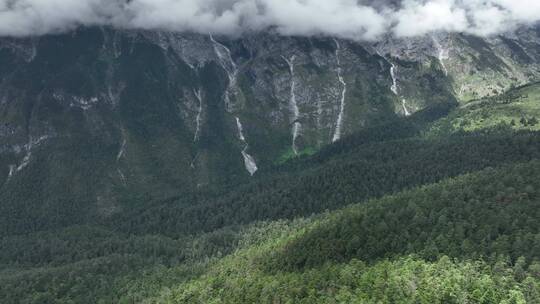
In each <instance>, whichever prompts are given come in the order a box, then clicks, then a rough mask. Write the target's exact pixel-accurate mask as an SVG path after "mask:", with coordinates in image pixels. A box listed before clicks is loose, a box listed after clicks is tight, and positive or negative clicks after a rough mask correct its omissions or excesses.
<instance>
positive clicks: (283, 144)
mask: <svg viewBox="0 0 540 304" xmlns="http://www.w3.org/2000/svg"><path fill="white" fill-rule="evenodd" d="M539 60H540V37H539V32H538V31H537V30H535V29H528V30H523V31H521V32H519V33H517V34H513V35H507V36H504V37H496V38H491V39H480V38H476V37H472V36H464V35H457V34H455V35H437V36H431V37H423V38H415V39H408V40H395V39H387V40H385V41H383V42H378V43H356V42H352V41H346V40H339V39H332V38H287V37H280V36H276V35H271V34H260V35H254V36H248V37H244V38H242V39H229V38H226V37H212V36H210V35H208V36H203V35H191V34H173V33H159V32H140V31H116V30H111V29H100V28H93V29H81V30H79V31H77V32H74V33H69V34H63V35H56V36H44V37H40V38H32V39H19V40H14V39H2V40H0V66H1V67H2V68H1V69H0V79H1V82H0V122H1V123H0V185H2V186H1V187H2V188H1V189H2V191H1V194H0V199H2V200H3V201H11V202H17V203H12V204H1V205H0V208H2V209H5V208H15V209H16V210H15V211H14V212H11V213H10V214H25V215H26V217H28V215H30V216H35V217H36V218H39V217H40V216H41V214H43V213H44V212H43V210H47V211H48V212H50V210H51V209H54V208H55V206H57V205H59V204H58V203H59V202H64V203H65V201H70V202H72V205H73V210H57V213H58V214H57V215H58V216H57V219H55V220H52V221H50V220H49V221H47V224H46V225H66V224H70V223H73V222H84V221H85V220H86V219H88V218H92V217H103V216H108V215H110V214H112V213H115V212H120V211H121V210H122V209H123V208H126V207H127V206H131V204H133V203H135V202H144V201H149V200H151V199H164V198H167V197H170V196H173V195H177V194H178V193H185V192H190V191H193V190H194V189H198V188H205V187H212V186H213V185H217V184H220V183H222V182H227V181H230V180H236V179H238V180H242V179H247V178H249V177H250V176H251V175H253V174H256V172H257V171H258V170H264V169H265V168H267V167H268V166H271V165H273V164H275V163H277V162H280V161H283V160H285V159H288V158H291V157H294V156H295V155H300V154H304V153H310V152H311V151H314V150H316V149H318V148H320V147H322V146H323V145H326V144H329V143H331V142H333V141H336V140H339V139H340V138H341V137H343V136H346V135H347V134H351V133H352V132H355V131H357V130H360V129H362V128H364V127H366V126H370V125H373V124H378V123H381V122H384V121H388V120H392V119H396V118H398V117H404V116H408V115H412V114H414V113H415V112H417V111H419V110H422V109H424V108H426V107H429V106H431V105H433V104H437V103H455V102H456V101H467V100H470V99H474V98H478V97H482V96H486V95H490V94H496V93H497V92H501V91H504V90H505V89H507V88H509V87H510V86H513V85H518V84H523V83H527V82H530V81H533V80H537V79H538V78H539V76H540V65H539V64H538V62H539ZM81 209H82V210H85V211H86V212H80V210H81ZM0 211H4V210H0ZM75 211H77V212H75ZM75 215H77V216H81V215H84V218H77V216H75ZM51 223H52V224H51ZM44 225H45V224H44ZM38 228H41V227H36V229H38ZM4 229H7V230H13V231H17V229H18V228H17V219H16V218H14V219H13V218H12V219H10V220H9V222H8V224H6V226H5V227H4Z"/></svg>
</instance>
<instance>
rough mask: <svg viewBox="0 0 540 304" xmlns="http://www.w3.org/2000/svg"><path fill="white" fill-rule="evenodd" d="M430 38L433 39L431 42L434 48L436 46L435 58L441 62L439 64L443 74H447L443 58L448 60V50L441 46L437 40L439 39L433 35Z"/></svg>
mask: <svg viewBox="0 0 540 304" xmlns="http://www.w3.org/2000/svg"><path fill="white" fill-rule="evenodd" d="M432 39H433V44H434V45H435V48H437V51H438V54H437V59H438V60H439V62H440V63H441V66H442V68H443V70H444V74H445V75H446V76H448V68H447V67H446V64H445V60H448V59H449V58H450V56H449V55H448V50H447V49H445V48H444V47H443V46H442V44H441V43H440V42H439V40H437V38H435V37H434V36H433V37H432Z"/></svg>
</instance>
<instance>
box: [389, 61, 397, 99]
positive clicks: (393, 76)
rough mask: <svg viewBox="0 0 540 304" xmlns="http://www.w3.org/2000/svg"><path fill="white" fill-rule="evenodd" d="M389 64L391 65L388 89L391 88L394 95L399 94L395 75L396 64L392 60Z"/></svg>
mask: <svg viewBox="0 0 540 304" xmlns="http://www.w3.org/2000/svg"><path fill="white" fill-rule="evenodd" d="M390 64H391V65H392V67H391V68H390V75H391V76H392V86H391V87H390V90H392V93H394V94H395V95H399V93H398V83H397V76H396V65H395V64H394V63H393V62H391V63H390Z"/></svg>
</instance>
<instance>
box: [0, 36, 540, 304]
mask: <svg viewBox="0 0 540 304" xmlns="http://www.w3.org/2000/svg"><path fill="white" fill-rule="evenodd" d="M0 66H2V68H1V69H0V80H1V81H0V248H2V249H3V250H1V251H0V302H2V303H163V302H164V303H213V302H216V303H257V302H269V303H276V302H277V303H282V302H285V303H287V302H292V303H316V302H320V303H333V302H340V301H341V302H354V301H358V302H362V303H363V302H382V303H393V302H395V301H397V299H398V298H400V297H401V296H399V295H403V296H402V297H401V298H402V299H403V302H404V303H416V302H421V303H424V302H425V303H451V302H452V301H454V302H455V303H471V302H473V303H503V302H504V301H506V303H535V301H537V300H538V299H540V296H538V294H540V287H539V286H540V277H539V276H538V260H539V259H540V256H538V252H539V251H538V250H536V248H537V247H538V246H537V245H538V244H537V243H538V235H540V230H539V227H538V225H537V224H536V222H538V220H539V219H540V218H539V215H538V212H537V210H538V202H539V200H538V193H537V188H538V187H537V180H538V178H537V177H538V176H539V174H540V173H539V168H538V159H539V157H540V140H539V136H540V135H539V134H538V128H540V124H539V123H538V119H539V118H540V108H539V107H538V104H539V96H540V82H539V81H540V28H538V27H529V28H522V29H520V30H517V31H516V32H513V33H507V34H504V35H500V36H494V37H489V38H480V37H477V36H471V35H467V34H457V33H438V34H434V35H430V36H424V37H416V38H408V39H397V38H393V37H386V38H385V39H382V40H380V41H377V42H366V41H364V42H355V41H350V40H344V39H338V38H331V37H284V36H280V35H277V34H273V33H258V34H250V35H245V36H242V37H239V38H231V37H221V36H212V35H200V34H188V33H181V34H180V33H171V32H157V31H142V30H118V29H113V28H107V27H83V28H80V29H78V30H74V31H71V32H67V33H63V34H56V35H53V34H49V35H44V36H40V37H31V38H1V39H0ZM527 244H530V245H531V246H527ZM383 278H385V279H383ZM437 280H439V281H438V282H441V283H440V284H435V283H433V282H437ZM442 282H445V283H442ZM452 282H454V283H452ZM452 288H454V289H452ZM317 290H318V292H316V291H317ZM422 301H424V302H422Z"/></svg>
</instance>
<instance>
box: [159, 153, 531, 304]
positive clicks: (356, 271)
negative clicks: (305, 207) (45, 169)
mask: <svg viewBox="0 0 540 304" xmlns="http://www.w3.org/2000/svg"><path fill="white" fill-rule="evenodd" d="M539 173H540V162H538V161H534V162H530V163H526V164H523V165H517V166H511V167H503V168H501V169H499V170H494V169H487V170H484V171H481V172H479V173H476V174H472V175H466V176H462V177H459V178H457V179H449V180H445V181H444V182H441V183H439V184H436V185H432V186H427V187H422V188H418V189H416V190H413V191H408V192H404V193H402V194H398V195H395V196H390V197H385V198H383V199H380V200H374V201H371V202H368V203H365V204H359V205H354V206H351V207H348V208H346V209H343V210H341V211H338V212H335V213H331V214H323V215H321V216H319V217H318V218H317V219H315V220H314V221H313V222H310V223H306V224H305V225H303V226H302V227H300V229H297V230H296V231H295V232H293V233H288V234H286V235H283V236H282V237H281V238H275V237H274V238H271V239H268V240H267V241H265V242H262V243H260V244H256V245H254V246H251V247H249V248H247V249H244V250H241V251H239V252H237V253H235V254H233V255H231V256H229V257H226V258H224V259H222V261H220V262H218V263H217V264H216V265H214V266H212V267H210V269H209V270H208V271H207V273H206V274H205V275H203V276H201V277H199V278H198V279H195V280H191V281H188V282H185V283H183V284H181V285H179V286H177V287H176V288H175V289H173V290H169V289H167V290H166V291H163V292H162V294H161V295H160V296H158V297H156V298H154V300H152V301H149V302H151V303H153V302H157V303H161V302H163V303H289V302H293V303H334V302H336V303H339V302H346V303H365V302H368V303H374V302H375V303H377V302H379V301H382V303H396V302H397V303H470V302H472V303H537V302H538V301H540V263H539V258H540V255H539V253H540V233H539V231H540V229H539V228H540V226H539V224H538V221H537V219H538V216H539V215H540V214H539V213H538V212H539V210H540V208H539V207H540V201H539V200H538V199H539V198H540V191H539V189H540V182H539V180H538V178H537V176H538V174H539ZM497 189H499V190H497ZM434 204H435V205H434Z"/></svg>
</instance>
